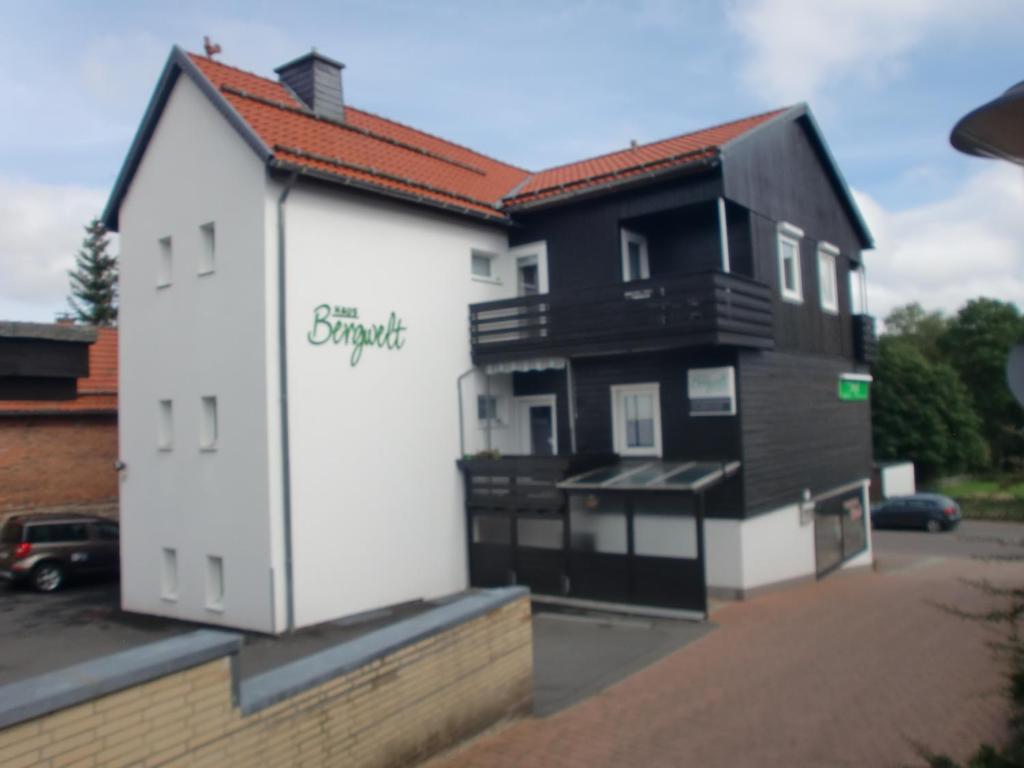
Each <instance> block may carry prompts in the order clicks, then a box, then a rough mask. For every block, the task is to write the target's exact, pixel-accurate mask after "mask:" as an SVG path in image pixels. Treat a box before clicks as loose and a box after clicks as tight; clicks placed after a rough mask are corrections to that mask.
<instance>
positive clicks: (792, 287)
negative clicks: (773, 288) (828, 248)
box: [779, 222, 804, 303]
mask: <svg viewBox="0 0 1024 768" xmlns="http://www.w3.org/2000/svg"><path fill="white" fill-rule="evenodd" d="M803 235H804V233H803V230H802V229H799V228H797V227H794V226H793V225H792V224H787V223H785V222H783V223H782V224H779V290H780V292H781V293H782V298H783V299H785V300H786V301H792V302H796V303H800V302H802V301H803V300H804V293H803V286H802V285H801V280H800V238H801V237H803Z"/></svg>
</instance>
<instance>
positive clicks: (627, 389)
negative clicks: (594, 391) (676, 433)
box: [611, 383, 661, 456]
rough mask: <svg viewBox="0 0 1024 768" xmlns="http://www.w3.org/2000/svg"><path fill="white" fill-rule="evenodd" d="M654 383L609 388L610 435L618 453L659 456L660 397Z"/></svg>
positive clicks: (623, 454)
mask: <svg viewBox="0 0 1024 768" xmlns="http://www.w3.org/2000/svg"><path fill="white" fill-rule="evenodd" d="M659 390H660V387H659V385H658V384H657V383H648V384H629V385H617V386H613V387H612V388H611V397H612V439H613V443H614V450H615V452H616V453H618V454H619V455H620V456H661V398H660V394H659Z"/></svg>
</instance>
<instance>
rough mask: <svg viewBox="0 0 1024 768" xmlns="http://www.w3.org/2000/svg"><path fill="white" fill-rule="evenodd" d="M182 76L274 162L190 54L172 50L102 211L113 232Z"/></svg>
mask: <svg viewBox="0 0 1024 768" xmlns="http://www.w3.org/2000/svg"><path fill="white" fill-rule="evenodd" d="M181 73H184V74H186V75H188V77H189V79H191V80H192V82H193V83H195V84H196V86H197V87H198V88H199V90H200V91H202V92H203V94H204V95H205V96H206V97H207V98H208V99H209V100H210V102H211V103H212V104H213V106H214V107H216V109H217V111H218V112H220V113H221V114H222V115H224V117H225V118H227V121H228V123H230V124H231V127H232V128H234V129H235V130H236V131H237V132H238V133H239V135H241V137H242V138H243V139H244V140H245V142H246V143H247V144H248V145H249V146H250V147H252V149H253V151H254V152H256V154H257V156H259V158H260V159H261V160H262V161H263V162H269V161H270V159H271V158H273V152H271V150H270V148H269V147H268V146H267V145H266V144H265V143H264V142H263V140H262V139H261V138H260V137H259V136H258V135H257V134H256V132H255V131H253V129H252V128H251V127H250V126H249V124H248V123H246V122H245V120H243V119H242V116H241V115H239V114H238V112H237V111H235V108H234V107H233V106H231V104H230V102H228V100H227V99H225V98H224V96H223V95H222V94H221V93H220V91H218V90H217V88H216V87H215V86H214V85H213V83H211V82H210V81H209V80H208V79H207V78H206V76H205V75H204V74H203V73H202V72H201V71H200V69H199V67H197V66H196V65H195V64H194V63H193V62H192V60H191V59H190V58H189V57H188V54H187V53H185V51H183V50H182V49H181V48H179V47H178V46H174V47H173V48H172V49H171V54H170V56H168V57H167V63H166V64H165V65H164V68H163V71H162V72H161V73H160V79H159V80H158V81H157V85H156V88H155V89H154V91H153V96H152V97H151V98H150V100H149V104H148V105H147V107H146V111H145V113H144V114H143V117H142V122H141V123H140V124H139V128H138V130H137V131H136V132H135V138H134V139H133V140H132V143H131V147H130V148H129V149H128V155H127V157H126V158H125V161H124V163H123V164H122V166H121V170H120V172H119V173H118V175H117V179H116V180H115V181H114V187H113V189H112V190H111V193H110V198H109V199H108V200H107V205H106V207H105V208H104V209H103V215H102V216H101V217H100V220H101V221H102V222H103V226H105V227H106V228H107V229H108V230H110V231H111V232H116V231H117V230H118V226H119V221H118V212H119V211H120V208H121V203H122V201H123V200H124V196H125V195H126V194H127V192H128V187H129V186H130V185H131V182H132V179H133V178H134V177H135V172H136V171H137V170H138V167H139V164H140V163H141V162H142V156H143V155H144V154H145V151H146V147H147V146H148V145H149V140H150V139H151V138H152V136H153V132H154V131H155V130H156V126H157V123H158V122H159V121H160V116H161V115H162V114H163V110H164V107H165V106H166V104H167V99H168V98H169V97H170V95H171V90H172V89H173V87H174V84H175V83H176V82H177V80H178V75H180V74H181Z"/></svg>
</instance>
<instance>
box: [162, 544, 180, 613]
mask: <svg viewBox="0 0 1024 768" xmlns="http://www.w3.org/2000/svg"><path fill="white" fill-rule="evenodd" d="M162 555H163V559H162V569H161V579H160V596H161V597H163V599H164V600H177V599H178V550H176V549H174V548H173V547H164V548H163V552H162Z"/></svg>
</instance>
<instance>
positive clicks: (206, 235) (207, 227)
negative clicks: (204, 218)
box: [198, 221, 217, 275]
mask: <svg viewBox="0 0 1024 768" xmlns="http://www.w3.org/2000/svg"><path fill="white" fill-rule="evenodd" d="M199 239H200V241H201V242H200V246H199V269H198V273H199V274H200V275H209V274H212V273H213V269H214V267H215V265H216V255H217V253H216V252H217V233H216V229H215V227H214V224H213V222H212V221H210V222H207V223H206V224H203V225H202V226H201V227H199Z"/></svg>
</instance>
